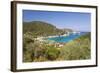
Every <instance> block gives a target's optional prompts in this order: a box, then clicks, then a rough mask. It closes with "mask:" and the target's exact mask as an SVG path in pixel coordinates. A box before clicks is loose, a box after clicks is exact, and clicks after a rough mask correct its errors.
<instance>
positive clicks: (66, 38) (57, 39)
mask: <svg viewBox="0 0 100 73" xmlns="http://www.w3.org/2000/svg"><path fill="white" fill-rule="evenodd" d="M85 34H86V32H80V33H71V34H69V35H68V36H58V37H52V38H48V40H53V41H55V42H60V43H66V42H69V41H71V40H74V39H76V38H78V37H80V36H82V35H85Z"/></svg>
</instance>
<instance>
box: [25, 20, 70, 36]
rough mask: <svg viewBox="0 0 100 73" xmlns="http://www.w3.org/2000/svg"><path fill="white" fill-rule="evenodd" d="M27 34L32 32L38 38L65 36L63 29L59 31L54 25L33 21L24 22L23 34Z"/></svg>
mask: <svg viewBox="0 0 100 73" xmlns="http://www.w3.org/2000/svg"><path fill="white" fill-rule="evenodd" d="M66 30H67V29H66ZM68 30H69V29H68ZM27 32H31V33H32V34H33V35H36V36H49V35H58V34H59V35H60V34H64V32H65V31H64V30H63V29H58V28H56V26H54V25H53V24H50V23H47V22H43V21H32V22H23V33H24V34H25V33H27Z"/></svg>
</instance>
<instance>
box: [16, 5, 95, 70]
mask: <svg viewBox="0 0 100 73" xmlns="http://www.w3.org/2000/svg"><path fill="white" fill-rule="evenodd" d="M23 9H25V10H44V11H63V12H84V13H87V12H88V13H91V59H90V60H75V61H56V62H35V63H34V62H32V63H23V62H22V59H23V58H22V47H23V46H22V10H23ZM95 12H96V11H95V9H93V8H81V7H67V6H66V7H61V6H49V5H47V6H46V5H45V6H44V5H34V4H33V5H28V4H17V69H32V68H33V69H35V68H50V67H64V66H83V65H95V58H96V50H95V48H96V41H95V39H96V36H95V34H96V29H95V28H96V26H95V23H96V18H95V17H96V16H95V15H96V14H95Z"/></svg>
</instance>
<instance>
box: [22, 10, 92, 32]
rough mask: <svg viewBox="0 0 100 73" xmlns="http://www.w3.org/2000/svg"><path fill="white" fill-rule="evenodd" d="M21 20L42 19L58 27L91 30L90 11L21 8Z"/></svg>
mask: <svg viewBox="0 0 100 73" xmlns="http://www.w3.org/2000/svg"><path fill="white" fill-rule="evenodd" d="M23 21H24V22H31V21H44V22H47V23H50V24H53V25H54V26H56V27H57V28H60V29H63V28H69V29H72V30H75V31H84V32H90V31H91V14H90V13H82V12H81V13H80V12H56V11H35V10H23Z"/></svg>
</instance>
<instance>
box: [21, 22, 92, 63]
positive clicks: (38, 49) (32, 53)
mask: <svg viewBox="0 0 100 73" xmlns="http://www.w3.org/2000/svg"><path fill="white" fill-rule="evenodd" d="M27 23H28V25H27ZM33 24H34V25H33ZM66 30H67V29H66ZM70 31H71V30H70ZM23 32H24V34H23V62H42V61H55V60H57V61H58V60H79V59H80V60H82V59H90V58H91V56H90V51H91V50H90V42H91V39H90V35H91V34H90V33H87V34H85V35H82V36H80V37H79V38H77V39H75V40H72V41H70V42H68V43H60V44H63V46H62V47H59V45H58V44H57V43H49V42H40V41H37V40H36V37H38V36H48V35H55V34H59V33H60V34H61V33H64V31H63V30H61V29H57V28H56V27H55V26H53V25H51V24H48V23H44V22H39V21H35V22H30V23H29V22H25V23H24V28H23ZM50 42H51V41H50Z"/></svg>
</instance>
